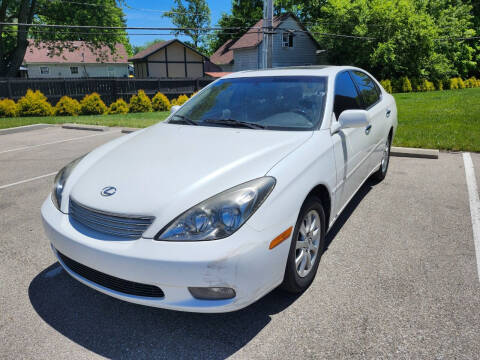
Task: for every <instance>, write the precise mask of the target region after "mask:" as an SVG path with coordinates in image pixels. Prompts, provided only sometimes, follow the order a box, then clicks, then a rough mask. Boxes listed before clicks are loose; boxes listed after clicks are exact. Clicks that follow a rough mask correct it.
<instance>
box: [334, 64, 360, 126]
mask: <svg viewBox="0 0 480 360" xmlns="http://www.w3.org/2000/svg"><path fill="white" fill-rule="evenodd" d="M357 109H362V103H361V100H360V95H359V94H358V91H357V88H356V87H355V85H354V83H353V81H352V78H351V77H350V75H349V74H348V72H346V71H345V72H342V73H340V74H338V75H337V78H336V79H335V98H334V100H333V112H334V113H335V117H336V118H337V121H338V117H339V116H340V114H341V113H342V111H344V110H357Z"/></svg>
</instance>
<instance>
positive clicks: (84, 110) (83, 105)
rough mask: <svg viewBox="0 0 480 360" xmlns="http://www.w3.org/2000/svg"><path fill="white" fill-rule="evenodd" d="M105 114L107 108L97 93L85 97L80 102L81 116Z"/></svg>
mask: <svg viewBox="0 0 480 360" xmlns="http://www.w3.org/2000/svg"><path fill="white" fill-rule="evenodd" d="M106 112H107V106H106V105H105V103H104V102H103V101H102V99H101V97H100V95H99V94H97V93H95V92H94V93H91V94H90V95H85V97H84V98H83V99H82V101H80V113H81V114H82V115H103V114H105V113H106Z"/></svg>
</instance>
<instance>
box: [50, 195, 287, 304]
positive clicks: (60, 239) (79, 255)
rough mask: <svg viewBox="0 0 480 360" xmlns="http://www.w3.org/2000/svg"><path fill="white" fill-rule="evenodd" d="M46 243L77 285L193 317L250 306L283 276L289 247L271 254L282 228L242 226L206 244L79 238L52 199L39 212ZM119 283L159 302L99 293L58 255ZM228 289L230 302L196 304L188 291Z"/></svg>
mask: <svg viewBox="0 0 480 360" xmlns="http://www.w3.org/2000/svg"><path fill="white" fill-rule="evenodd" d="M42 218H43V224H44V228H45V232H46V235H47V237H48V238H49V240H50V242H51V244H52V248H53V251H54V253H55V255H56V256H57V259H58V260H59V262H60V264H61V265H62V266H63V267H64V268H65V270H66V271H67V272H68V273H69V274H70V275H71V276H72V277H74V278H75V279H77V280H78V281H80V282H82V283H84V284H85V285H88V286H90V287H92V288H94V289H96V290H98V291H100V292H102V293H105V294H107V295H110V296H113V297H115V298H118V299H121V300H125V301H129V302H133V303H137V304H142V305H148V306H154V307H161V308H166V309H173V310H182V311H192V312H228V311H235V310H238V309H241V308H243V307H246V306H248V305H249V304H251V303H253V302H254V301H256V300H257V299H259V298H260V297H262V296H263V295H265V294H266V293H268V292H269V291H270V290H272V289H273V288H275V287H276V286H278V285H279V284H280V283H281V281H282V279H283V275H284V271H285V264H286V259H287V255H288V250H289V244H290V241H289V240H288V241H284V242H283V243H282V244H280V245H279V246H277V247H276V248H274V249H273V250H269V248H268V247H269V243H270V241H271V240H272V239H273V238H274V237H275V236H276V235H278V234H276V233H277V232H279V230H281V228H279V227H276V228H275V229H266V230H263V231H257V230H255V229H252V228H251V227H249V226H247V225H248V223H247V224H246V225H244V226H243V227H242V228H241V229H239V231H237V232H236V233H235V234H234V235H232V236H230V237H229V238H226V239H222V240H216V241H204V242H166V241H155V240H152V239H144V238H140V239H138V240H125V241H118V240H117V241H109V240H99V239H96V238H93V237H89V236H88V235H87V234H84V233H81V232H80V231H79V230H77V229H76V228H74V227H73V226H72V225H71V224H70V220H69V217H68V216H67V215H65V214H63V213H61V212H60V211H58V210H57V209H56V208H55V207H54V205H53V203H52V201H51V200H50V198H47V200H46V201H45V202H44V204H43V206H42ZM57 250H58V251H59V252H61V253H62V254H64V255H66V256H67V257H69V258H70V259H73V260H74V261H76V262H78V263H80V264H82V265H85V266H87V267H89V268H91V269H94V270H97V271H99V272H102V273H104V274H108V275H111V276H114V277H117V278H120V279H124V280H128V281H133V282H137V283H141V284H148V285H154V286H158V287H159V288H160V289H161V290H162V291H163V292H164V294H165V296H164V297H163V298H152V297H141V296H134V295H129V294H125V293H121V292H118V291H114V290H112V289H109V288H106V287H103V286H101V285H99V284H97V283H94V282H92V281H89V280H87V279H86V278H84V277H82V276H80V275H79V274H77V273H75V272H74V271H72V270H71V269H70V268H68V266H66V265H65V263H64V262H63V261H62V260H61V258H60V257H59V255H58V252H57ZM192 286H193V287H230V288H233V289H234V290H235V292H236V296H235V297H234V298H232V299H228V300H198V299H195V298H194V297H193V296H192V295H191V294H190V292H189V291H188V287H192Z"/></svg>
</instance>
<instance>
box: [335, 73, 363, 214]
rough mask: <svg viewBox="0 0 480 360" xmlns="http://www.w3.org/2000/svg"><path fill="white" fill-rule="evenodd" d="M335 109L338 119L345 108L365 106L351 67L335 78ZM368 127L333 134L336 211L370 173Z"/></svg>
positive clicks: (336, 118) (355, 108)
mask: <svg viewBox="0 0 480 360" xmlns="http://www.w3.org/2000/svg"><path fill="white" fill-rule="evenodd" d="M334 96H335V97H334V104H333V112H334V115H335V118H334V119H332V121H338V118H339V116H340V114H341V113H342V112H343V111H345V110H357V109H362V108H363V102H362V99H361V97H360V95H359V93H358V91H357V88H356V86H355V84H354V83H353V80H352V78H351V76H350V74H349V72H348V71H344V72H341V73H339V74H337V77H336V79H335V92H334ZM368 137H369V129H367V128H351V129H342V130H340V131H338V132H337V133H335V134H333V135H332V140H333V144H334V150H335V158H336V166H337V188H336V192H335V200H336V203H337V204H338V206H336V209H335V211H336V214H338V213H339V212H340V211H341V210H342V209H343V208H344V207H345V205H346V204H347V202H348V201H349V200H350V199H351V198H352V196H353V195H354V194H355V192H356V191H357V190H358V188H359V187H360V186H361V184H362V183H363V181H364V180H365V177H366V176H367V175H368V174H367V172H368V169H367V167H366V165H367V164H366V163H365V162H366V160H367V159H368V150H369V147H370V141H369V139H368Z"/></svg>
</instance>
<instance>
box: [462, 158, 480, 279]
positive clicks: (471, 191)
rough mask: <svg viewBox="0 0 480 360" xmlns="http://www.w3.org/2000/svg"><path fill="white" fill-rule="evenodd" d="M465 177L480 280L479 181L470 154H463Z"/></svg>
mask: <svg viewBox="0 0 480 360" xmlns="http://www.w3.org/2000/svg"><path fill="white" fill-rule="evenodd" d="M463 163H464V165H465V176H466V178H467V188H468V198H469V200H470V213H471V215H472V227H473V242H474V243H475V253H476V255H477V271H478V279H479V280H480V199H479V198H478V187H477V180H476V178H475V169H474V167H473V161H472V157H471V156H470V153H463Z"/></svg>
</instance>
